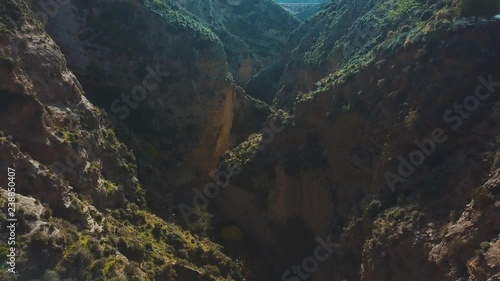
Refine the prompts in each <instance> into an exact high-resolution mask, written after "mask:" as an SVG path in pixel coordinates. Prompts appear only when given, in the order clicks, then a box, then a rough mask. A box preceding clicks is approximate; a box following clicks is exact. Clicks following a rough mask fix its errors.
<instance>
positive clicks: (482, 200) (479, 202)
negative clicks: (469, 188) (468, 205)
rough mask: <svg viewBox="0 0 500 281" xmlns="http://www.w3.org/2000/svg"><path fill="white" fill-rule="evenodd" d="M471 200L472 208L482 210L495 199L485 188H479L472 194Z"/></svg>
mask: <svg viewBox="0 0 500 281" xmlns="http://www.w3.org/2000/svg"><path fill="white" fill-rule="evenodd" d="M472 199H473V200H474V208H476V209H478V210H483V209H484V208H486V207H487V206H488V205H489V204H491V203H492V202H493V200H494V199H495V197H494V196H493V195H492V194H491V193H490V192H489V190H488V189H487V188H486V187H484V186H481V187H479V188H476V189H475V190H474V191H473V192H472Z"/></svg>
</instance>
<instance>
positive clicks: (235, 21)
mask: <svg viewBox="0 0 500 281" xmlns="http://www.w3.org/2000/svg"><path fill="white" fill-rule="evenodd" d="M178 3H179V4H180V5H182V6H184V7H185V8H186V9H188V10H189V11H191V12H192V13H193V14H195V15H196V16H198V17H199V18H201V19H202V20H203V21H205V22H206V23H208V24H209V25H210V26H211V27H212V28H213V30H214V32H215V33H217V35H218V36H219V37H220V38H221V40H222V41H223V42H224V49H225V51H226V54H227V58H228V63H229V66H230V68H231V72H232V73H233V75H234V77H235V79H236V80H237V81H239V82H241V83H244V82H246V81H248V80H249V79H250V78H251V77H252V76H254V75H255V74H256V73H257V72H258V71H260V70H261V69H263V68H265V67H268V66H270V65H271V64H272V63H274V62H275V61H276V60H277V59H278V58H279V57H280V56H281V51H282V48H283V45H284V44H285V42H286V40H287V38H288V35H289V34H290V32H292V31H293V30H294V29H295V28H296V27H297V26H298V25H299V23H300V22H299V21H298V20H297V19H296V18H295V17H293V16H292V15H291V14H289V13H288V12H286V11H285V10H284V9H282V8H281V7H279V6H278V5H276V4H274V3H273V2H272V1H271V0H236V1H232V0H231V1H229V0H210V1H197V0H183V1H179V2H178Z"/></svg>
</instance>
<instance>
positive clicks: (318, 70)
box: [219, 1, 500, 280]
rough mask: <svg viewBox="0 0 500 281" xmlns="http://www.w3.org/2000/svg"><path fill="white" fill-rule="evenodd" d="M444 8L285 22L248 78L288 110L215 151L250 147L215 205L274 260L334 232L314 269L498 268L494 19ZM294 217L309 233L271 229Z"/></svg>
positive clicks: (398, 274)
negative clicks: (276, 129)
mask: <svg viewBox="0 0 500 281" xmlns="http://www.w3.org/2000/svg"><path fill="white" fill-rule="evenodd" d="M454 5H455V3H452V2H451V1H444V2H442V1H440V2H437V3H435V4H434V3H429V4H427V3H421V1H420V2H418V1H398V2H395V1H394V2H393V1H378V2H376V1H369V2H366V1H354V2H353V1H333V3H332V4H330V5H329V6H328V7H327V8H326V9H325V10H323V11H322V12H321V13H320V15H318V16H316V17H315V18H313V19H312V20H311V21H310V22H307V23H305V24H304V25H303V26H302V27H301V28H299V29H298V30H297V31H295V32H294V34H292V35H291V36H290V39H289V41H288V43H287V47H286V50H288V51H289V52H285V55H284V56H283V58H282V63H281V66H282V68H281V69H279V64H277V66H276V68H274V69H268V70H266V71H264V72H262V73H261V74H259V75H258V76H257V77H255V78H254V79H253V80H252V81H251V82H250V83H249V84H248V87H247V90H248V91H249V93H251V94H253V93H257V94H260V95H261V97H263V98H267V99H268V100H273V99H274V104H275V105H277V106H279V107H282V108H289V109H290V111H289V112H290V113H292V114H293V115H292V116H291V117H289V118H287V121H286V123H289V125H288V126H287V128H286V129H285V130H284V131H282V132H280V133H276V134H274V136H273V138H272V141H270V142H268V141H265V142H263V141H262V140H260V139H257V140H256V141H255V140H254V139H249V140H248V142H247V147H246V148H245V149H246V151H247V152H246V153H241V152H240V150H241V149H240V150H239V149H236V150H234V152H232V153H231V154H229V156H228V157H227V158H226V159H225V160H224V161H226V162H234V161H235V160H233V159H232V158H234V157H236V158H239V159H245V158H246V157H248V155H252V153H253V154H254V156H252V157H250V158H248V160H244V161H237V162H238V163H242V167H243V171H242V172H241V173H240V174H239V175H237V176H235V177H233V179H232V181H231V184H229V185H228V187H227V188H226V189H225V190H224V195H223V199H222V200H221V202H220V204H219V207H220V210H221V212H223V213H224V214H225V215H226V216H227V217H229V218H231V219H232V220H235V221H238V222H239V223H240V225H241V226H242V227H245V228H246V229H247V231H249V232H250V233H252V234H253V235H255V236H256V237H259V239H260V240H261V241H263V243H265V244H266V245H268V247H275V248H276V249H277V250H276V252H277V253H278V254H277V257H278V258H277V259H276V260H278V261H286V260H287V257H290V256H291V251H290V250H289V251H288V252H286V253H284V251H280V247H281V246H283V248H284V249H290V248H292V249H297V247H293V246H292V245H298V244H302V245H303V244H304V243H305V242H304V241H312V240H313V239H311V237H331V239H332V241H333V242H332V243H333V244H335V251H334V253H333V254H332V256H331V257H330V260H329V261H328V262H324V263H322V264H320V265H319V267H320V269H319V270H317V271H313V272H314V273H313V274H312V280H324V279H325V278H328V279H331V280H417V279H422V278H424V279H426V280H460V279H461V278H462V279H463V280H466V279H467V278H469V280H495V279H496V278H498V275H497V273H498V266H499V264H498V263H497V262H496V261H495V258H493V256H495V254H494V253H496V251H497V250H498V249H497V248H495V247H497V246H496V245H497V239H498V237H497V234H498V229H497V228H496V227H494V226H493V224H494V221H495V220H496V217H497V216H498V214H499V213H498V190H497V186H496V184H494V183H495V182H496V177H497V176H496V174H497V173H498V161H499V159H498V155H499V154H498V140H497V139H498V133H499V131H498V129H497V128H498V121H499V120H498V105H497V102H498V97H497V96H496V94H495V93H496V92H497V91H498V85H500V84H499V83H498V82H495V81H498V80H499V77H500V73H498V69H497V67H496V66H495V65H497V64H498V62H499V59H500V57H499V54H498V52H497V51H496V50H497V49H498V42H499V40H498V39H499V37H498V36H499V30H500V26H499V25H498V23H497V22H491V23H482V24H480V25H476V24H473V23H471V22H468V21H466V20H463V19H458V18H457V13H458V11H457V9H456V6H454ZM374 23H376V24H374ZM378 24H380V25H378ZM270 76H272V77H277V79H278V80H279V82H276V80H274V81H273V80H272V79H269V78H268V77H270ZM272 84H274V88H272V89H271V90H266V89H264V88H268V89H269V88H271V87H270V85H272ZM493 85H496V86H493ZM263 91H264V93H267V95H263ZM461 110H462V111H461ZM264 134H266V133H264ZM267 135H268V134H267ZM263 138H265V139H267V140H268V139H269V137H268V136H265V137H263ZM433 138H434V140H433ZM248 147H253V149H252V148H248ZM248 150H250V152H248ZM413 157H414V158H413ZM224 163H225V162H223V163H222V165H221V166H220V170H221V171H224V170H225V169H226V166H225V165H224ZM479 202H484V204H482V203H479ZM486 202H487V203H486ZM479 205H481V206H482V207H479ZM450 217H451V218H450ZM290 224H293V225H295V226H297V225H298V227H296V228H295V229H296V230H295V232H296V233H302V232H303V231H304V230H305V231H306V232H308V233H309V234H310V235H311V237H307V236H306V237H304V236H303V235H302V234H298V235H296V236H294V235H291V234H290V232H288V233H287V232H285V233H284V232H282V231H281V229H282V227H284V226H287V225H290ZM479 225H481V226H479ZM486 225H488V226H486ZM300 229H302V231H301V230H300ZM280 242H281V243H280ZM284 245H286V246H284ZM313 249H314V247H311V248H310V250H309V252H308V251H305V252H302V253H301V251H302V249H300V250H299V249H297V252H296V253H295V254H296V257H294V258H292V260H293V261H292V262H288V263H287V262H285V264H284V265H283V267H282V268H283V270H282V271H281V273H283V272H285V270H286V269H287V268H288V267H290V266H291V265H292V264H294V263H295V264H300V263H301V262H302V259H304V258H306V257H308V256H310V255H311V252H310V251H312V250H313ZM304 272H305V271H304ZM306 275H308V274H306ZM294 276H295V275H293V274H290V275H288V276H286V278H290V279H287V280H294V279H292V277H294ZM279 277H280V276H278V275H276V276H275V278H279ZM296 277H297V276H296Z"/></svg>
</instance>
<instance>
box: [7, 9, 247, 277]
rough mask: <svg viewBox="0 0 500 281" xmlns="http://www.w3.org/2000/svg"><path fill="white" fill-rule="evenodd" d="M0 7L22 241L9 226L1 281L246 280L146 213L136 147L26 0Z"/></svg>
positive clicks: (11, 179) (200, 243)
mask: <svg viewBox="0 0 500 281" xmlns="http://www.w3.org/2000/svg"><path fill="white" fill-rule="evenodd" d="M0 13H1V15H2V16H1V19H0V38H1V39H0V54H1V55H0V106H1V108H2V110H1V112H0V117H1V118H0V129H1V137H0V159H1V161H0V168H1V170H2V171H3V172H2V173H1V174H0V185H1V187H2V189H0V191H1V201H0V203H1V206H2V208H1V213H0V216H1V221H2V225H3V224H4V222H5V220H6V219H7V218H9V219H12V218H16V219H17V225H16V230H15V234H16V236H15V242H16V244H15V245H13V244H9V245H7V244H6V243H7V241H8V239H7V237H12V235H11V234H10V233H8V232H7V231H8V230H7V229H6V228H4V227H2V230H1V231H2V232H1V237H2V239H1V242H0V252H1V257H0V259H1V263H2V267H1V269H2V270H1V273H0V280H41V279H43V280H65V279H71V280H155V279H156V280H241V279H242V276H241V273H240V270H239V269H238V267H237V265H236V264H235V263H234V262H233V261H232V260H231V259H229V258H228V257H227V256H225V255H224V254H223V253H221V251H220V246H218V245H215V244H214V243H212V242H211V241H209V240H207V239H204V238H200V237H197V236H193V235H192V234H190V233H188V232H186V231H183V230H182V229H181V228H180V227H179V226H177V225H175V224H174V223H172V222H167V221H165V220H162V219H160V218H158V217H157V216H155V215H153V214H151V213H150V212H148V211H146V209H147V207H146V205H145V204H146V203H145V201H146V200H145V198H144V197H145V196H144V193H145V188H144V187H143V186H142V184H141V183H140V182H139V181H138V179H137V178H138V175H137V166H136V163H137V162H136V160H135V157H134V153H133V151H131V150H130V149H129V148H128V147H127V146H125V145H124V144H123V143H122V142H121V141H119V140H118V139H117V138H116V136H115V133H114V131H113V129H111V128H109V127H107V125H109V124H107V123H106V121H105V119H106V113H105V112H103V111H102V110H99V109H97V108H96V107H95V106H94V105H92V104H91V103H90V102H89V101H88V100H87V98H86V96H85V94H84V91H83V89H82V87H81V86H80V83H79V82H78V80H77V79H76V78H75V75H74V74H73V73H72V72H71V71H69V70H68V68H67V67H66V60H65V58H64V56H63V55H62V54H61V51H60V49H59V47H58V46H57V45H56V44H55V43H54V41H53V40H52V39H51V38H50V37H49V36H48V35H47V34H46V33H45V31H44V27H43V26H42V24H41V23H40V22H39V21H37V20H36V19H35V18H34V16H33V14H32V12H31V11H30V9H29V8H28V5H27V3H26V2H24V1H22V0H6V1H2V2H1V3H0ZM7 171H9V173H7ZM11 187H15V191H14V190H13V189H10V190H9V191H8V192H7V188H11ZM13 192H15V202H16V207H15V211H14V210H11V209H9V211H8V213H5V212H7V210H8V209H7V203H12V198H14V197H12V193H13ZM7 196H9V199H7ZM11 207H12V206H11V205H9V208H11ZM13 212H14V213H13ZM11 247H15V248H16V252H15V255H16V257H15V271H16V272H17V275H14V274H11V273H10V272H8V271H7V267H8V265H7V264H6V263H5V262H6V255H7V254H9V253H10V251H11Z"/></svg>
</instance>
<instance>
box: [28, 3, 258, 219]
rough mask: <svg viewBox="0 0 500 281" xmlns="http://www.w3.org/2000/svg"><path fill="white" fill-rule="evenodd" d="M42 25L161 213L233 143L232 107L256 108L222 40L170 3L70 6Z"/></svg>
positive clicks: (190, 186) (168, 210) (168, 209)
mask: <svg viewBox="0 0 500 281" xmlns="http://www.w3.org/2000/svg"><path fill="white" fill-rule="evenodd" d="M33 7H34V8H35V9H36V10H37V11H39V12H43V11H44V9H43V7H41V6H39V4H38V2H36V3H33ZM47 23H48V24H47V31H48V33H49V34H50V35H51V36H52V37H53V38H54V40H55V41H56V42H57V44H58V45H59V46H60V47H61V50H62V52H63V53H64V54H65V55H66V57H67V59H68V66H69V68H70V69H71V70H72V71H74V73H75V74H76V76H77V77H78V79H79V80H80V81H81V83H82V86H83V88H84V89H85V91H86V92H87V94H88V97H89V99H90V100H91V101H92V102H93V103H94V104H96V105H98V106H100V107H101V108H104V109H105V110H106V111H108V112H109V113H110V114H111V115H112V116H113V117H115V119H116V121H117V122H114V123H115V124H122V125H123V126H121V125H117V130H118V134H119V135H121V136H122V137H123V139H124V141H125V142H126V144H127V145H129V146H130V147H131V148H132V149H133V150H134V151H135V152H136V156H137V159H138V161H139V163H140V164H139V165H138V166H139V179H140V180H141V181H143V182H144V184H145V185H146V186H147V191H148V193H147V195H148V201H150V202H154V205H152V206H151V207H153V208H154V209H155V210H157V211H158V213H159V214H161V215H162V216H168V214H169V213H170V212H171V210H172V208H173V200H174V199H173V197H172V194H173V192H176V191H177V192H178V194H177V195H176V196H177V197H178V198H177V199H178V200H182V195H183V193H184V191H185V190H191V189H192V186H193V185H196V184H197V183H198V182H200V181H203V180H206V179H207V178H208V174H209V172H210V171H212V170H213V169H214V168H215V167H216V164H217V161H218V157H219V156H220V155H222V153H223V152H224V151H225V150H226V149H228V148H229V147H230V146H231V144H232V143H233V142H234V141H235V140H237V139H238V136H232V135H231V134H230V132H231V128H232V124H233V117H234V113H233V112H234V108H236V107H238V104H242V106H243V107H245V108H247V109H248V110H249V111H252V108H253V105H254V104H255V102H254V101H252V100H248V99H246V98H243V94H242V90H241V89H239V88H238V87H236V86H235V83H234V81H233V79H232V77H231V74H230V73H229V71H228V69H227V65H226V57H225V53H224V49H223V46H222V43H221V41H220V40H219V38H218V37H217V36H216V35H215V34H214V33H213V32H212V31H211V30H210V29H209V28H207V27H206V26H205V25H204V24H203V23H202V22H200V21H198V20H197V19H195V18H194V17H193V16H191V15H189V13H188V12H186V11H185V10H184V9H183V8H182V7H179V6H178V5H176V4H174V3H171V2H170V1H144V3H140V2H133V1H132V2H131V1H83V0H72V1H68V2H65V4H64V5H60V6H59V7H57V9H56V11H55V12H54V13H53V16H51V17H50V18H49V20H48V21H47ZM244 104H246V105H244ZM239 107H241V106H239ZM238 113H239V114H240V115H244V114H245V111H242V110H240V111H239V112H238ZM257 120H259V118H257ZM260 120H261V123H262V122H263V121H264V120H265V114H264V119H262V117H260ZM120 121H123V122H120ZM235 122H237V121H235ZM257 123H258V122H257ZM261 123H260V124H261ZM260 124H257V126H260ZM250 129H251V128H250ZM250 132H251V130H250V131H245V130H243V131H242V133H243V134H245V135H246V134H248V133H250ZM239 138H241V137H239Z"/></svg>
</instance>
